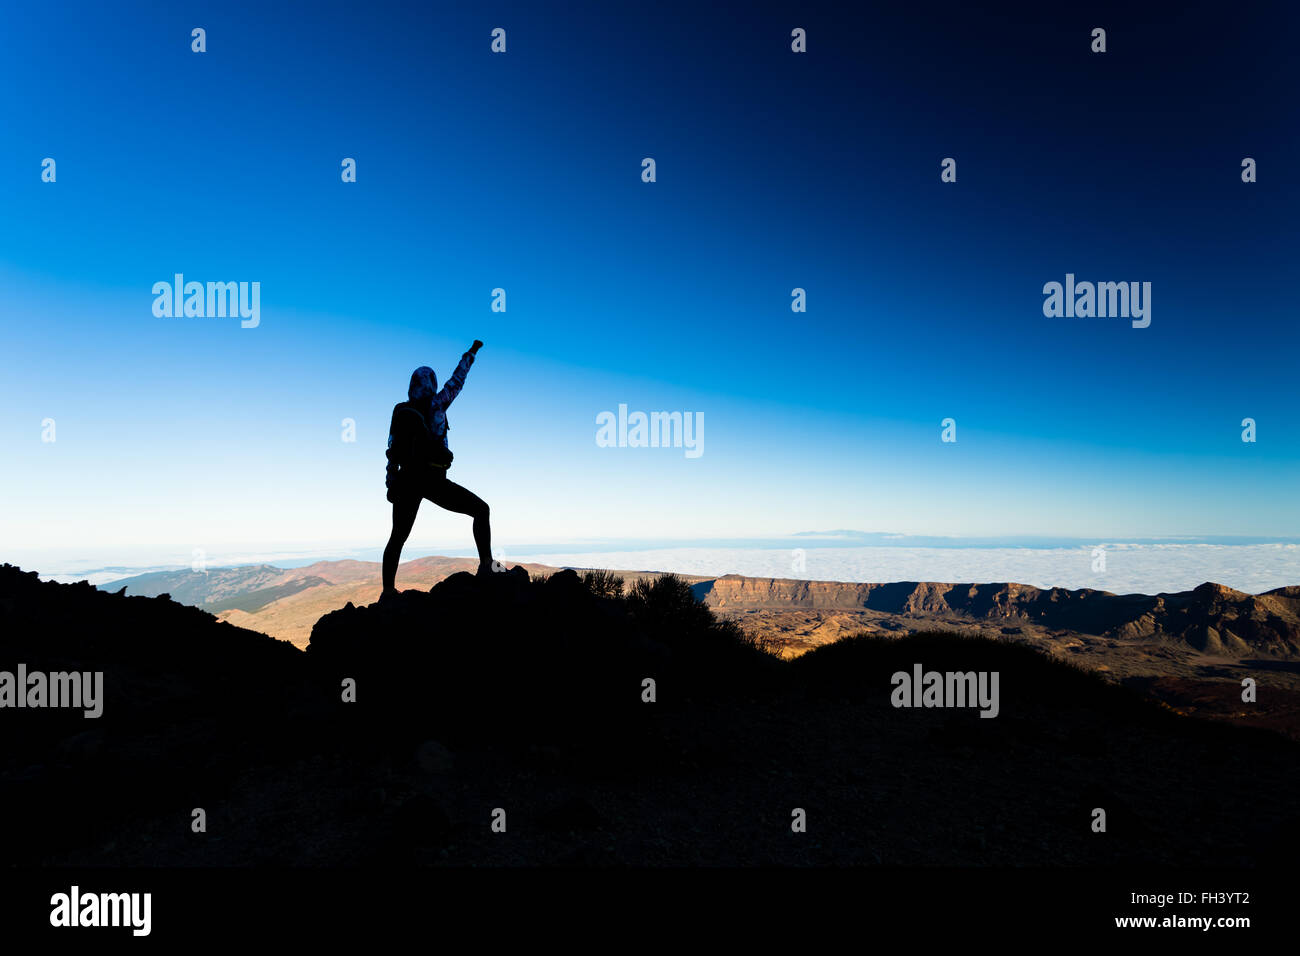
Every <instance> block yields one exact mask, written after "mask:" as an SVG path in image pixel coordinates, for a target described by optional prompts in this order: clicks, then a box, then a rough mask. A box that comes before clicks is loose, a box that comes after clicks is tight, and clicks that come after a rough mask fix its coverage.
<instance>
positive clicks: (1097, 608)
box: [695, 575, 1300, 657]
mask: <svg viewBox="0 0 1300 956" xmlns="http://www.w3.org/2000/svg"><path fill="white" fill-rule="evenodd" d="M695 591H696V594H697V595H698V596H699V597H700V598H701V600H702V601H704V603H705V604H706V605H708V606H709V607H711V608H714V609H716V610H717V611H719V612H722V613H735V612H739V611H748V610H757V609H788V608H806V609H811V610H820V611H828V612H830V611H846V610H867V611H875V612H878V613H881V614H890V615H898V616H901V617H904V618H930V619H935V620H936V621H943V620H957V621H987V622H1001V623H1004V624H1012V625H1014V624H1032V625H1036V626H1038V627H1043V628H1048V629H1053V630H1063V631H1074V632H1077V633H1080V634H1091V635H1098V636H1105V637H1114V638H1119V639H1122V640H1142V639H1154V640H1173V641H1178V642H1181V643H1185V644H1187V645H1189V646H1190V647H1193V648H1195V649H1197V650H1202V651H1206V652H1209V653H1221V654H1228V655H1234V656H1240V655H1245V654H1260V655H1266V656H1270V657H1295V656H1300V587H1287V588H1279V589H1277V590H1275V591H1269V592H1268V593H1266V594H1259V595H1254V594H1246V593H1243V592H1241V591H1234V590H1233V589H1231V588H1227V587H1224V586H1222V585H1219V584H1210V583H1207V584H1202V585H1201V586H1200V587H1198V588H1196V589H1195V590H1192V591H1183V592H1178V593H1174V594H1157V595H1147V594H1111V593H1110V592H1109V591H1094V590H1091V589H1087V588H1085V589H1081V590H1075V591H1071V590H1067V589H1066V588H1047V589H1043V588H1036V587H1032V586H1029V585H1025V584H945V583H933V582H914V581H903V582H898V583H894V584H844V583H840V582H835V581H799V580H789V579H781V578H745V577H741V576H739V575H726V576H724V577H720V578H717V579H715V580H713V581H707V582H702V583H700V584H697V585H695Z"/></svg>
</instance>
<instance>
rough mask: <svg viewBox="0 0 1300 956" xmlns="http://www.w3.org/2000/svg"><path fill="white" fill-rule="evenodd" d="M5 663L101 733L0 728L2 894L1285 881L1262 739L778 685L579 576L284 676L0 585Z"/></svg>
mask: <svg viewBox="0 0 1300 956" xmlns="http://www.w3.org/2000/svg"><path fill="white" fill-rule="evenodd" d="M20 663H21V664H25V665H26V667H27V669H28V671H38V670H39V671H46V672H50V671H71V670H78V671H103V672H104V701H103V716H102V717H100V718H98V719H86V718H85V717H83V716H82V713H81V711H70V710H58V711H56V710H48V709H21V710H20V709H11V708H8V707H6V708H3V709H0V743H2V744H3V751H2V753H0V800H3V804H4V806H5V808H6V814H7V818H8V820H9V823H10V826H9V827H8V828H7V834H6V838H5V841H4V849H3V850H0V861H2V862H4V863H6V864H72V865H85V864H108V865H114V864H122V865H240V864H268V863H285V864H300V865H330V864H348V865H351V864H362V865H365V864H370V865H392V864H432V865H492V864H508V865H510V864H596V865H600V864H619V863H632V864H650V865H656V864H804V865H808V864H877V863H885V864H934V863H958V864H975V865H978V864H1042V865H1078V864H1151V863H1155V864H1160V863H1169V864H1179V865H1203V866H1234V865H1254V864H1261V863H1275V862H1286V863H1288V864H1289V863H1290V862H1291V861H1292V860H1294V858H1295V857H1294V854H1295V852H1296V849H1297V824H1296V812H1295V809H1294V799H1293V798H1294V792H1295V784H1296V767H1297V757H1298V756H1300V745H1297V744H1296V743H1294V742H1292V741H1289V740H1286V739H1285V738H1283V737H1281V736H1279V735H1276V734H1273V733H1269V732H1266V731H1259V730H1252V729H1249V728H1242V727H1231V726H1225V725H1220V724H1214V723H1209V722H1204V721H1199V720H1195V719H1191V718H1187V717H1183V716H1180V715H1177V714H1175V713H1172V712H1170V711H1168V710H1167V709H1163V708H1161V707H1160V706H1159V705H1158V704H1156V703H1154V702H1152V701H1150V700H1148V699H1146V698H1144V697H1142V696H1140V695H1139V694H1138V693H1137V692H1135V691H1133V690H1131V689H1128V688H1124V687H1120V686H1116V685H1114V684H1110V683H1107V682H1105V681H1104V680H1102V679H1100V678H1098V677H1096V676H1093V675H1090V674H1088V673H1085V672H1083V671H1081V670H1079V669H1077V668H1075V667H1073V666H1071V665H1069V664H1067V663H1063V662H1060V661H1055V660H1052V659H1049V658H1048V657H1046V656H1045V655H1043V654H1041V653H1039V652H1038V651H1036V650H1034V649H1032V648H1030V647H1027V646H1023V645H1019V644H1014V643H1007V642H1002V641H990V640H983V639H972V638H959V637H955V636H952V635H943V634H929V635H914V636H911V637H899V638H866V637H859V638H851V639H847V640H843V641H840V642H837V643H834V644H830V645H827V646H825V647H822V648H819V649H817V650H815V651H812V652H810V653H808V654H806V655H804V656H803V657H801V658H798V659H797V660H795V661H792V662H786V661H781V660H778V659H776V658H774V657H772V656H771V655H769V654H767V653H765V652H764V650H763V649H762V648H761V647H757V646H755V644H754V643H753V642H752V641H750V640H748V639H746V637H745V635H744V633H743V632H742V631H741V630H739V629H738V628H737V627H736V626H735V625H732V624H728V623H725V622H719V621H718V620H716V619H715V618H714V617H713V614H712V612H711V611H710V610H709V609H708V608H707V607H705V606H704V605H702V604H700V603H699V602H698V601H697V600H696V599H695V597H694V596H693V595H692V593H691V589H690V587H689V585H687V584H685V583H684V582H682V581H680V580H678V579H676V578H673V577H671V576H668V577H664V578H661V579H659V580H657V581H655V582H653V583H651V582H643V583H639V584H638V585H637V586H635V587H634V588H632V589H631V590H630V592H629V593H627V594H626V595H624V594H622V593H621V588H620V587H619V586H618V582H616V581H614V580H611V579H610V578H609V577H607V576H602V575H599V574H596V575H587V576H586V577H585V578H582V577H579V576H578V575H577V574H576V573H574V572H572V571H564V572H560V573H557V574H554V575H552V576H551V577H550V578H549V579H546V580H541V581H538V580H533V581H530V580H528V578H527V575H526V574H525V573H523V572H522V570H521V569H517V570H516V571H513V572H509V573H506V574H498V575H493V576H491V577H489V578H487V579H477V578H474V577H471V576H469V575H465V574H457V575H453V576H451V577H450V578H448V579H447V580H445V581H443V582H441V583H440V584H438V585H437V586H436V587H434V588H433V589H432V591H430V592H427V593H424V592H405V593H403V594H402V595H400V596H399V597H397V598H395V599H393V600H391V601H386V602H384V603H381V604H376V605H371V606H369V607H353V606H352V605H349V606H348V607H346V608H344V609H342V610H339V611H335V612H333V613H331V614H328V615H326V616H324V617H323V618H321V620H320V621H319V622H318V623H317V625H316V628H315V630H314V632H313V634H312V640H311V644H310V646H309V648H308V650H307V651H306V652H305V653H303V652H299V651H297V650H295V649H294V648H292V647H291V646H289V645H287V644H285V643H283V642H279V641H274V640H272V639H270V638H267V637H265V636H264V635H261V634H257V633H254V632H251V631H245V630H241V629H238V628H235V627H233V626H231V625H229V624H224V623H219V622H217V621H216V620H215V619H214V618H212V617H211V616H210V615H209V614H207V613H205V612H203V611H200V610H198V609H195V608H191V607H186V606H182V605H180V604H177V603H175V602H173V601H171V600H170V599H169V598H166V597H157V598H145V597H128V596H125V595H124V594H109V593H105V592H102V591H99V590H97V589H95V588H93V587H91V586H89V585H86V584H78V585H62V584H55V583H43V582H40V581H39V580H38V579H37V577H36V575H35V574H32V573H24V572H22V571H20V570H19V569H17V568H14V567H11V566H9V565H4V566H0V671H11V672H12V671H15V670H16V668H17V665H18V664H20ZM917 664H920V665H922V667H923V668H924V669H925V670H927V671H997V672H998V673H999V690H1000V701H999V714H998V716H997V717H996V718H994V719H982V718H980V717H979V715H978V710H977V709H974V708H972V709H964V710H962V709H900V708H895V707H893V706H892V705H891V703H890V694H891V690H892V687H891V680H890V678H891V675H892V674H893V673H895V672H896V671H906V672H909V673H910V672H911V671H912V668H913V666H914V665H917ZM646 679H652V680H653V681H654V682H655V691H656V699H655V701H654V702H653V703H648V702H646V701H645V700H644V699H643V698H644V696H645V684H644V681H645V680H646ZM345 686H346V687H355V702H345V701H344V696H345ZM1097 807H1100V808H1103V809H1105V811H1106V814H1107V832H1105V833H1095V832H1093V831H1092V828H1091V822H1092V811H1093V809H1094V808H1097ZM195 808H203V809H204V811H205V812H206V819H207V829H206V832H202V833H196V832H193V830H192V828H191V820H192V811H193V810H194V809H195ZM498 808H499V809H501V810H503V811H504V813H505V820H506V832H504V833H499V832H493V830H492V826H491V824H492V821H493V814H494V811H496V810H497V809H498ZM796 808H799V809H802V810H804V811H805V813H806V816H807V832H805V833H795V832H792V830H791V820H792V812H793V811H794V810H795V809H796Z"/></svg>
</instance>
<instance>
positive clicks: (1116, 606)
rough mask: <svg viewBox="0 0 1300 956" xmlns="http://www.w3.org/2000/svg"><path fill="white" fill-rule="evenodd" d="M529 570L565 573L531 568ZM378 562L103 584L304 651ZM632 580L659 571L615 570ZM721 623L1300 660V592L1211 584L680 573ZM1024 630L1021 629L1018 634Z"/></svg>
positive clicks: (360, 595) (416, 584) (794, 650)
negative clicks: (1094, 642) (1160, 647)
mask: <svg viewBox="0 0 1300 956" xmlns="http://www.w3.org/2000/svg"><path fill="white" fill-rule="evenodd" d="M475 564H476V562H475V561H474V559H471V558H446V557H439V556H430V557H425V558H419V559H416V560H414V561H408V562H407V563H405V564H403V565H402V566H401V569H400V571H399V575H398V583H399V586H401V587H403V588H404V589H417V590H428V589H429V588H431V587H433V586H434V585H435V584H437V583H438V582H439V581H442V580H444V579H446V578H447V577H449V576H450V575H452V574H455V573H456V572H458V571H469V570H473V569H474V567H475ZM524 567H525V568H526V569H527V570H528V571H529V573H530V574H534V575H536V574H548V573H553V572H555V571H556V570H559V569H557V568H553V567H548V566H545V565H535V564H529V565H524ZM379 571H380V569H379V565H378V564H376V563H374V562H368V561H354V560H346V561H319V562H316V563H315V564H309V565H306V566H304V567H300V568H291V569H284V568H277V567H274V566H273V565H267V564H261V565H250V566H247V567H239V568H214V569H210V570H207V571H192V570H179V571H160V572H153V573H149V574H143V575H137V576H135V577H131V578H124V579H121V580H118V581H114V582H112V583H111V584H107V585H102V586H101V587H102V588H103V589H104V590H119V589H122V588H125V589H126V593H127V594H130V595H142V596H146V597H156V596H158V595H161V594H168V595H170V596H171V597H172V598H173V599H174V600H176V601H179V602H181V603H183V604H190V605H193V606H195V607H199V608H201V609H203V610H206V611H208V612H210V613H212V614H215V615H217V616H218V617H219V618H221V619H222V620H226V621H229V622H231V623H233V624H236V625H238V626H240V627H246V628H249V629H252V630H260V631H262V632H263V633H266V634H270V635H271V636H273V637H278V638H281V639H284V640H289V641H291V642H292V643H294V644H295V645H297V646H299V647H304V646H306V644H307V641H308V639H309V638H310V635H311V628H312V626H313V625H314V624H315V623H316V621H317V620H318V619H319V618H320V617H322V616H323V615H325V614H327V613H329V612H330V611H333V610H337V609H338V608H341V607H343V606H344V605H346V604H348V603H349V602H350V603H353V604H357V605H365V604H369V603H370V602H372V601H373V600H375V598H376V597H377V596H378V593H379ZM617 573H619V574H621V575H623V576H624V577H625V578H627V579H628V580H629V582H630V581H631V580H633V579H636V578H643V577H650V578H653V577H658V576H659V575H660V574H661V573H662V572H652V571H619V572H617ZM679 577H681V578H683V579H684V580H686V581H688V582H690V583H691V584H692V585H693V588H694V591H695V594H696V596H697V597H698V598H699V599H700V600H701V601H703V602H704V604H706V605H707V606H708V607H710V608H711V609H713V610H714V611H715V612H716V613H718V614H719V615H721V616H723V617H728V618H732V619H734V620H737V621H739V622H740V623H742V624H744V625H745V626H747V627H749V628H751V629H755V630H758V631H760V632H762V633H764V634H765V635H766V636H768V637H769V638H772V639H775V640H776V641H777V642H778V643H780V644H783V645H784V646H785V648H786V654H787V656H797V655H798V654H800V653H803V652H805V651H807V650H809V649H811V648H813V647H816V646H819V645H821V644H825V643H828V642H830V641H833V640H837V639H838V638H840V637H843V636H846V635H847V634H851V633H858V632H860V631H868V632H871V631H879V632H896V633H916V632H918V631H921V630H927V629H933V628H934V627H936V626H944V627H947V628H948V629H953V630H973V631H976V632H989V631H991V632H993V633H995V634H996V633H1003V634H1009V635H1015V634H1021V633H1023V634H1024V635H1025V636H1038V637H1041V638H1044V639H1046V638H1048V637H1050V636H1052V635H1053V632H1056V635H1057V636H1060V634H1064V633H1066V632H1068V633H1069V634H1074V635H1090V636H1093V637H1097V638H1105V639H1109V640H1115V641H1125V642H1142V641H1154V642H1166V643H1172V644H1176V645H1182V646H1185V647H1186V648H1188V649H1190V650H1194V651H1198V652H1202V653H1206V654H1214V655H1223V656H1233V657H1241V656H1246V655H1251V656H1263V657H1268V658H1278V659H1291V658H1296V657H1300V586H1294V585H1293V586H1289V587H1283V588H1276V589H1274V590H1272V591H1268V592H1265V593H1263V594H1257V595H1256V594H1247V593H1245V592H1242V591H1236V590H1233V589H1232V588H1227V587H1224V586H1222V585H1219V584H1213V583H1209V582H1207V583H1205V584H1202V585H1200V586H1199V587H1197V588H1195V589H1193V590H1191V591H1181V592H1174V593H1162V594H1155V595H1148V594H1112V593H1110V592H1108V591H1098V590H1092V589H1087V588H1085V589H1080V590H1069V589H1066V588H1038V587H1033V586H1030V585H1024V584H1015V583H1005V584H950V583H942V582H917V581H900V582H893V583H886V584H854V583H844V582H837V581H808V580H801V579H785V578H751V577H743V576H741V575H734V574H728V575H723V576H721V577H705V576H698V575H679ZM1017 629H1019V630H1017Z"/></svg>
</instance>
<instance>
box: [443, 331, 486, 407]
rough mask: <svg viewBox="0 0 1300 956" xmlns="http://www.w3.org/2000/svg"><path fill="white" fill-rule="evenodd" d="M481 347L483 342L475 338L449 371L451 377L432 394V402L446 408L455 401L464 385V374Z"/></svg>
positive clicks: (466, 373)
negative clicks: (454, 368)
mask: <svg viewBox="0 0 1300 956" xmlns="http://www.w3.org/2000/svg"><path fill="white" fill-rule="evenodd" d="M482 347H483V343H482V342H480V341H479V340H478V339H475V340H474V344H473V345H471V346H470V349H469V351H468V352H466V353H465V354H464V355H462V356H461V357H460V364H459V365H457V366H456V371H454V372H452V373H451V378H449V379H447V383H446V384H445V385H443V386H442V390H441V391H440V392H438V394H437V395H435V396H434V399H433V403H434V404H435V405H438V406H441V407H442V408H446V407H447V406H448V405H450V404H451V403H452V402H453V401H455V399H456V396H457V395H459V394H460V390H461V389H462V388H464V387H465V376H466V375H468V374H469V367H470V366H471V365H473V364H474V358H475V356H477V355H478V350H479V349H481V348H482Z"/></svg>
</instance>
